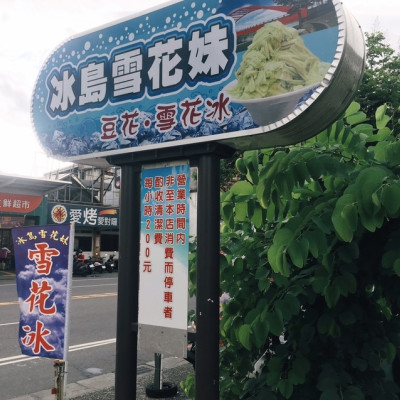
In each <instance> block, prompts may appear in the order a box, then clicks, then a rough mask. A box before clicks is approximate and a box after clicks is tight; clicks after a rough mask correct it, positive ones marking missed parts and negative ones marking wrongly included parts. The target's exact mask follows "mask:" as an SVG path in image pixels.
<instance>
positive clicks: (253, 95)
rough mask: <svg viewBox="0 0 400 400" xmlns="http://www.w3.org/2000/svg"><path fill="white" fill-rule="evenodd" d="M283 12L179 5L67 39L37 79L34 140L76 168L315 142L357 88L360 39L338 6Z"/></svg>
mask: <svg viewBox="0 0 400 400" xmlns="http://www.w3.org/2000/svg"><path fill="white" fill-rule="evenodd" d="M281 3H282V2H280V1H278V0H251V1H244V0H202V1H197V0H183V1H179V2H174V4H169V5H168V6H166V7H164V8H161V9H158V10H155V11H152V12H149V13H148V14H143V15H139V16H135V17H131V18H127V19H126V20H123V21H118V22H116V23H114V24H110V25H107V26H103V27H101V28H100V29H98V30H96V31H92V32H86V33H84V34H82V35H79V36H76V37H73V38H71V39H70V40H68V41H66V42H65V43H63V44H62V45H61V46H60V47H59V48H58V49H57V50H56V51H55V52H54V53H53V54H51V56H50V57H49V58H48V60H47V62H46V63H45V65H44V66H43V68H42V70H41V71H40V74H39V77H38V80H37V84H36V87H35V90H34V96H33V99H32V112H33V118H32V119H33V123H34V127H35V130H36V132H37V135H38V137H39V140H40V141H41V143H42V144H43V146H44V147H45V148H46V149H47V151H48V152H49V153H50V154H51V155H52V156H55V157H60V158H67V159H70V160H77V161H79V160H81V161H83V160H85V159H90V158H104V157H106V156H110V155H116V154H122V153H128V152H135V151H141V150H148V149H153V148H163V147H171V146H178V145H185V144H193V143H197V142H205V141H219V142H221V143H225V144H228V145H229V146H232V147H235V148H240V149H247V148H257V147H260V146H271V145H277V144H280V145H283V144H286V143H289V142H291V143H296V142H299V141H301V140H302V139H304V136H308V137H310V136H312V135H315V134H316V133H318V132H320V131H321V130H322V129H324V127H326V126H327V125H328V124H329V123H330V122H333V121H334V120H335V119H336V118H337V117H338V116H339V115H340V114H341V113H342V111H343V110H344V109H345V107H346V106H347V105H348V104H349V102H350V101H351V99H352V97H353V95H354V93H355V91H356V89H357V86H358V83H359V82H360V80H361V76H362V71H363V65H364V42H363V35H362V32H361V31H360V29H359V27H358V25H357V24H356V23H355V21H353V20H352V19H351V16H350V15H348V14H347V13H346V11H345V10H344V8H343V6H342V4H341V2H340V0H322V1H315V2H314V1H310V2H307V6H304V7H303V8H299V7H298V3H299V2H298V1H296V0H293V1H292V2H290V1H288V2H286V1H285V2H284V3H285V5H281ZM303 3H304V2H303ZM349 49H350V50H349ZM335 80H336V81H337V82H338V84H336V85H333V82H334V81H335ZM328 93H329V100H328V99H327V97H328ZM321 100H322V101H321ZM318 104H320V105H319V106H318ZM328 105H329V113H327V112H326V107H327V106H328ZM311 106H312V107H311ZM319 107H320V108H319ZM309 108H310V110H312V113H311V111H309V112H308V109H309ZM322 111H323V112H322ZM302 120H303V123H302V124H301V127H302V128H305V129H298V128H299V124H298V123H299V122H300V121H302ZM295 121H296V127H297V129H295V128H293V122H295Z"/></svg>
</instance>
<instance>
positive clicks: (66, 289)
mask: <svg viewBox="0 0 400 400" xmlns="http://www.w3.org/2000/svg"><path fill="white" fill-rule="evenodd" d="M73 235H74V233H73V228H72V225H60V226H56V227H55V226H30V227H21V228H14V229H13V230H12V238H13V242H14V254H15V272H16V280H17V292H18V300H19V306H20V324H19V344H20V347H21V352H22V353H23V354H25V355H28V356H39V357H48V358H58V359H64V360H66V359H67V352H68V328H69V324H68V321H69V320H68V318H69V297H70V285H71V283H72V252H73V248H72V244H73V242H74V238H73Z"/></svg>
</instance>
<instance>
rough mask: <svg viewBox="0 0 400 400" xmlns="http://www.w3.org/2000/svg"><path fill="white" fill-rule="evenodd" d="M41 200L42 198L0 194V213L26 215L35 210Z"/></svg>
mask: <svg viewBox="0 0 400 400" xmlns="http://www.w3.org/2000/svg"><path fill="white" fill-rule="evenodd" d="M42 200H43V197H42V196H28V195H25V194H13V193H1V192H0V212H8V213H19V214H27V213H30V212H31V211H34V210H36V208H38V207H39V205H40V203H41V202H42Z"/></svg>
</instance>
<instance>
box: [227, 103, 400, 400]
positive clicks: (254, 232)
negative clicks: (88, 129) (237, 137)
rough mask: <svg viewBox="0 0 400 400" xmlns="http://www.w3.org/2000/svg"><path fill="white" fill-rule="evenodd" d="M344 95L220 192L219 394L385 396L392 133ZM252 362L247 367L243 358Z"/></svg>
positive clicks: (391, 285)
mask: <svg viewBox="0 0 400 400" xmlns="http://www.w3.org/2000/svg"><path fill="white" fill-rule="evenodd" d="M386 111H387V108H386V106H381V107H380V108H378V110H377V111H376V119H375V124H374V125H372V124H367V123H366V115H365V114H364V113H363V112H362V111H360V106H359V105H358V104H357V103H353V104H352V105H351V107H350V108H349V109H348V110H347V112H346V115H345V116H344V117H343V119H340V120H339V121H337V122H336V123H335V124H334V125H333V126H331V127H330V128H329V129H327V130H325V131H324V132H322V133H321V134H319V135H318V136H317V137H315V138H313V139H311V140H309V141H307V142H306V143H303V144H299V145H296V146H292V147H290V148H285V149H268V150H261V151H250V152H245V153H244V155H243V157H242V158H240V159H238V160H237V163H236V165H237V168H238V170H239V171H240V172H241V173H242V174H244V175H246V177H247V180H245V181H240V182H237V183H235V184H234V185H233V186H232V188H231V190H230V191H229V192H227V193H224V194H223V195H222V198H221V213H222V216H223V219H224V225H223V228H222V232H223V233H222V250H223V252H224V253H225V256H223V258H222V261H221V290H222V291H224V292H227V293H229V295H230V297H231V300H230V301H229V302H228V303H226V304H224V305H223V313H222V319H221V339H222V340H223V342H224V345H223V347H222V349H221V397H220V398H221V399H241V398H251V399H301V400H303V399H324V400H327V399H328V400H330V399H332V400H334V399H349V400H350V399H371V400H372V399H374V400H375V399H396V398H398V391H399V387H398V383H399V382H398V376H393V373H392V371H393V367H394V366H395V367H396V365H397V363H398V358H397V352H398V349H399V346H400V320H399V311H400V295H399V293H400V292H399V290H398V289H397V288H398V287H399V285H400V278H399V276H400V247H399V246H398V240H399V239H400V219H399V216H400V202H399V199H400V180H399V172H400V171H399V166H398V160H399V156H400V153H399V151H400V141H399V139H398V137H396V136H393V135H392V134H391V133H392V132H391V130H390V129H389V128H388V127H387V125H388V124H389V122H390V118H389V117H388V115H387V114H386ZM259 359H261V363H262V367H261V368H259V369H258V372H257V373H255V372H254V371H253V370H254V365H255V363H256V362H257V360H259Z"/></svg>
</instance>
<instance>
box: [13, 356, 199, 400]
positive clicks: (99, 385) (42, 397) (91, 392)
mask: <svg viewBox="0 0 400 400" xmlns="http://www.w3.org/2000/svg"><path fill="white" fill-rule="evenodd" d="M145 365H146V367H150V368H152V370H151V371H150V372H145V373H143V374H140V375H138V376H137V385H136V400H145V399H149V398H150V397H147V396H146V386H147V385H148V384H151V383H153V380H154V362H149V363H147V364H145ZM146 369H149V368H146ZM193 372H194V370H193V366H192V364H190V363H188V362H187V361H185V360H182V359H179V358H175V357H171V358H166V359H165V360H163V380H164V382H172V383H173V384H175V385H176V386H177V388H178V393H177V394H176V396H174V397H168V399H188V397H186V396H185V394H184V393H183V390H182V389H181V387H180V382H181V381H183V380H185V379H186V377H187V376H188V375H189V374H190V373H193ZM114 379H115V376H114V374H113V373H111V374H106V375H99V376H96V377H93V378H90V379H85V380H82V381H78V382H76V383H70V384H68V383H67V391H66V394H67V396H66V398H67V399H74V400H113V399H114V398H115V392H114V383H115V382H114ZM55 398H56V397H55V395H54V394H53V395H52V394H51V388H49V389H48V390H43V391H41V392H37V393H34V394H30V395H26V396H22V397H16V398H14V399H11V400H55ZM132 400H134V399H133V398H132Z"/></svg>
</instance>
